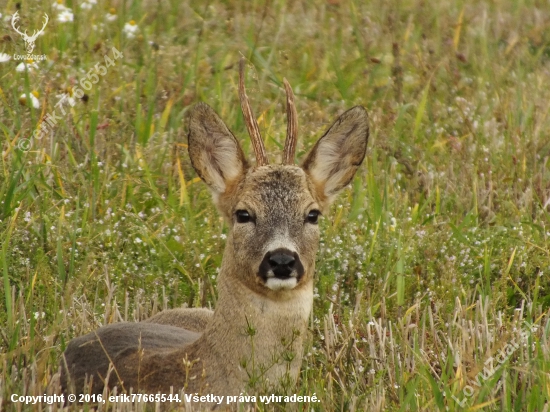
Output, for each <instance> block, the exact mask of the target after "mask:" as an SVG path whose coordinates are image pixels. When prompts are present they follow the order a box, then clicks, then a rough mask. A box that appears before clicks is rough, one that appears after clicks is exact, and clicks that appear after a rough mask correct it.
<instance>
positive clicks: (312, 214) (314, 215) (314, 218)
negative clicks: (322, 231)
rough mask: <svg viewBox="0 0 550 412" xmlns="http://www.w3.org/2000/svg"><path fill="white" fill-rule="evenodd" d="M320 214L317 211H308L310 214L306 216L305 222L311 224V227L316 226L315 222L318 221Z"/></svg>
mask: <svg viewBox="0 0 550 412" xmlns="http://www.w3.org/2000/svg"><path fill="white" fill-rule="evenodd" d="M320 214H321V212H319V211H318V210H315V209H313V210H310V212H309V213H308V214H307V219H306V220H307V222H308V223H311V224H312V225H316V224H317V221H318V220H319V215H320Z"/></svg>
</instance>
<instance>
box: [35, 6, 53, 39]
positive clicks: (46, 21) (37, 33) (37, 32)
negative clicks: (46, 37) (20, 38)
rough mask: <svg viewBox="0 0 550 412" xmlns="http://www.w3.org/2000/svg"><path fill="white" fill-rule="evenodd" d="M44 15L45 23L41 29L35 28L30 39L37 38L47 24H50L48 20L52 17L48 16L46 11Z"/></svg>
mask: <svg viewBox="0 0 550 412" xmlns="http://www.w3.org/2000/svg"><path fill="white" fill-rule="evenodd" d="M44 17H45V21H44V25H43V26H42V28H41V29H40V30H38V31H36V30H35V31H34V33H33V34H32V36H31V37H30V40H36V38H37V37H38V35H40V34H41V33H43V32H44V29H45V28H46V25H47V24H48V21H49V20H50V18H49V17H48V15H47V14H46V13H44Z"/></svg>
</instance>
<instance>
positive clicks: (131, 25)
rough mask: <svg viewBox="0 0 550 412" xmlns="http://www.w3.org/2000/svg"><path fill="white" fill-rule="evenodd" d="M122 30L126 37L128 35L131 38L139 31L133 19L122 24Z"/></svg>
mask: <svg viewBox="0 0 550 412" xmlns="http://www.w3.org/2000/svg"><path fill="white" fill-rule="evenodd" d="M122 31H123V32H124V34H125V35H126V37H128V38H129V39H133V38H134V37H136V33H137V32H138V31H139V27H138V26H137V24H136V22H135V21H134V20H130V21H129V22H128V23H126V24H125V25H124V29H122Z"/></svg>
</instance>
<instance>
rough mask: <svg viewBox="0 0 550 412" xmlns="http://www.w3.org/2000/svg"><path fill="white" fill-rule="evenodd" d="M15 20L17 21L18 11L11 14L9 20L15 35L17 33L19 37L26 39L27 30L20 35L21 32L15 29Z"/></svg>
mask: <svg viewBox="0 0 550 412" xmlns="http://www.w3.org/2000/svg"><path fill="white" fill-rule="evenodd" d="M17 20H19V12H18V11H16V12H15V13H14V14H13V16H12V18H11V27H13V29H14V30H15V31H16V32H17V33H19V34H20V35H21V36H23V37H27V30H25V33H22V32H20V31H19V29H18V28H17V27H15V22H16V21H17Z"/></svg>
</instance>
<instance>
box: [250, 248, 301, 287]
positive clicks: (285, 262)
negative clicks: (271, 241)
mask: <svg viewBox="0 0 550 412" xmlns="http://www.w3.org/2000/svg"><path fill="white" fill-rule="evenodd" d="M258 275H259V276H260V277H261V278H263V280H264V281H267V279H268V278H270V277H273V276H274V277H276V278H279V279H288V278H290V277H296V280H298V282H299V281H300V279H301V278H302V276H303V275H304V266H303V265H302V262H300V257H299V256H298V254H297V253H296V252H293V251H291V250H288V249H286V248H279V249H275V250H272V251H271V252H267V253H266V254H265V256H264V258H263V260H262V263H261V264H260V270H259V273H258Z"/></svg>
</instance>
